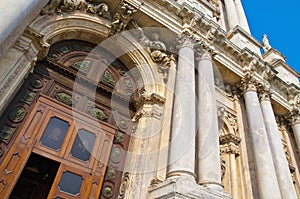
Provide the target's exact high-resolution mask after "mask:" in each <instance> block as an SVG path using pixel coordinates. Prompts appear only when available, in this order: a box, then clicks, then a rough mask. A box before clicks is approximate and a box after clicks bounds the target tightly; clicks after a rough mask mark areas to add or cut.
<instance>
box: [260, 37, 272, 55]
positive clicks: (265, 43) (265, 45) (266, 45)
mask: <svg viewBox="0 0 300 199" xmlns="http://www.w3.org/2000/svg"><path fill="white" fill-rule="evenodd" d="M262 45H263V49H264V51H265V52H267V51H269V50H270V49H271V48H272V47H271V45H270V43H269V39H268V36H267V35H266V34H264V35H263V38H262Z"/></svg>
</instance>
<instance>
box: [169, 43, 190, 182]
mask: <svg viewBox="0 0 300 199" xmlns="http://www.w3.org/2000/svg"><path fill="white" fill-rule="evenodd" d="M174 100H175V101H174V106H173V115H172V132H171V139H170V149H169V150H170V151H169V160H168V170H167V177H168V178H170V177H173V176H188V178H191V179H192V180H194V179H195V174H194V173H195V132H196V131H195V122H196V118H195V116H196V113H195V109H196V107H195V66H194V49H193V42H192V39H190V38H188V37H186V38H183V39H182V40H181V42H180V49H179V56H178V66H177V74H176V80H175V93H174Z"/></svg>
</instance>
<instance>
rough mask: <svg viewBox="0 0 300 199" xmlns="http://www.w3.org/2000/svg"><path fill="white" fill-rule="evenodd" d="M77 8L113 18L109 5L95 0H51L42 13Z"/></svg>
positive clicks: (71, 10)
mask: <svg viewBox="0 0 300 199" xmlns="http://www.w3.org/2000/svg"><path fill="white" fill-rule="evenodd" d="M75 10H80V11H84V12H86V13H90V14H95V15H98V16H100V17H103V18H105V19H108V20H111V19H112V17H111V14H110V12H109V8H108V5H107V4H105V3H99V2H98V1H94V0H50V2H49V3H48V4H47V5H46V6H45V7H44V8H43V9H42V11H41V14H42V15H46V14H50V15H51V14H54V13H61V12H73V11H75Z"/></svg>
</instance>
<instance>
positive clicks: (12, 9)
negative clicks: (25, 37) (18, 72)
mask: <svg viewBox="0 0 300 199" xmlns="http://www.w3.org/2000/svg"><path fill="white" fill-rule="evenodd" d="M48 1H49V0H38V1H37V0H26V1H14V0H5V1H0V7H1V8H3V9H2V10H1V12H0V27H1V28H0V57H1V56H2V55H4V53H5V52H6V51H7V50H8V49H9V47H10V46H11V45H12V44H14V43H15V41H16V39H17V38H18V37H19V36H20V34H22V33H23V31H24V29H25V28H26V27H27V26H28V24H29V23H30V22H31V21H32V20H33V19H34V18H35V17H36V16H37V15H38V14H39V12H40V11H41V9H42V8H43V7H44V6H45V5H46V3H47V2H48Z"/></svg>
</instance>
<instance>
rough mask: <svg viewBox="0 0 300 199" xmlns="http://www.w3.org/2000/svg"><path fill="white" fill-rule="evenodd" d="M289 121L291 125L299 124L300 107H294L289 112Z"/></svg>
mask: <svg viewBox="0 0 300 199" xmlns="http://www.w3.org/2000/svg"><path fill="white" fill-rule="evenodd" d="M290 121H291V123H292V125H296V124H300V109H299V108H294V109H293V110H292V111H291V112H290Z"/></svg>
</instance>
